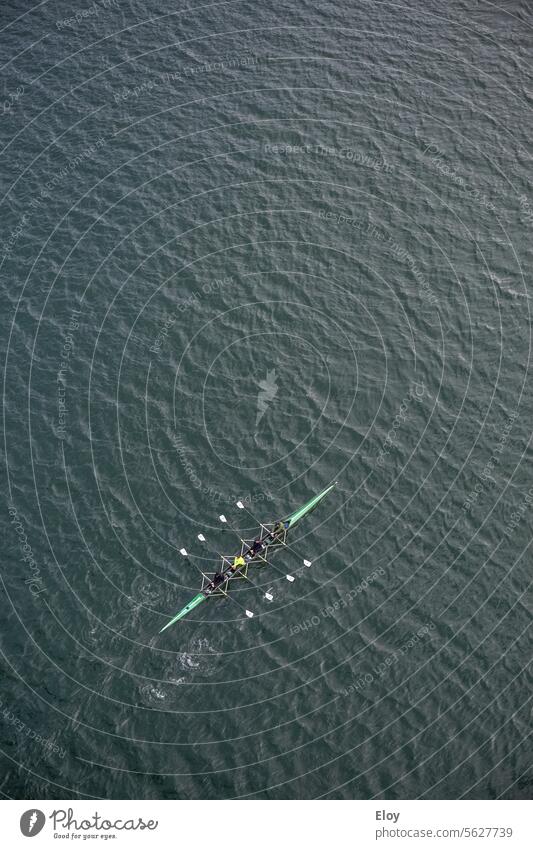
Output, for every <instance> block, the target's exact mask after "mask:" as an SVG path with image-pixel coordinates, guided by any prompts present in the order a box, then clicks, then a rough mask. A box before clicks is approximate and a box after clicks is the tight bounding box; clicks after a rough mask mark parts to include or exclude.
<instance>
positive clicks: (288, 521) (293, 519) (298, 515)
mask: <svg viewBox="0 0 533 849" xmlns="http://www.w3.org/2000/svg"><path fill="white" fill-rule="evenodd" d="M334 486H335V484H334V483H333V484H331V486H328V487H327V488H326V489H324V490H323V492H320V493H319V494H318V495H315V496H314V498H311V500H310V501H308V502H307V504H304V506H303V507H300V509H299V510H296V511H295V512H294V513H291V515H290V516H287V517H286V518H285V519H282V522H283V524H284V525H285V528H286V529H287V530H289V529H290V528H293V527H294V526H295V524H296V523H297V522H299V521H300V519H302V518H303V517H304V516H306V515H307V514H308V513H310V512H311V510H314V509H315V507H316V506H317V505H318V504H320V502H321V501H322V499H323V498H325V497H326V495H327V494H328V492H331V490H332V489H333V487H334ZM207 598H208V596H206V595H204V593H203V592H202V593H198V594H197V595H195V596H194V598H193V599H192V600H191V601H190V602H189V603H188V604H186V605H185V607H182V609H181V610H180V611H179V613H176V615H175V616H174V618H173V619H171V620H170V622H167V624H166V625H165V626H164V627H163V628H161V630H160V632H159V633H160V634H162V633H163V631H166V629H167V628H170V626H171V625H174V623H175V622H179V620H180V619H183V617H184V616H187V615H188V614H189V613H190V612H191V611H192V610H194V608H195V607H198V605H199V604H201V603H202V602H203V601H206V600H207Z"/></svg>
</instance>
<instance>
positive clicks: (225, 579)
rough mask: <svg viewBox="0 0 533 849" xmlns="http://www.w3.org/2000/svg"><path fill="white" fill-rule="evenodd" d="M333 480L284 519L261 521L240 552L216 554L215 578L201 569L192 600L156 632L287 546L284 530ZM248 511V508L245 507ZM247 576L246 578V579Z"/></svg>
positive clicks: (307, 510) (315, 502)
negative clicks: (237, 562)
mask: <svg viewBox="0 0 533 849" xmlns="http://www.w3.org/2000/svg"><path fill="white" fill-rule="evenodd" d="M334 486H335V484H334V483H333V484H331V486H328V487H326V489H324V490H323V491H322V492H320V493H319V494H318V495H315V496H314V497H313V498H311V499H310V500H309V501H308V502H307V503H306V504H304V505H303V507H300V508H299V509H298V510H295V511H294V513H291V514H290V516H287V517H286V518H285V519H280V520H279V521H278V522H271V523H269V524H261V525H260V530H259V534H258V536H257V537H256V540H245V539H241V549H240V552H239V554H237V555H235V557H226V556H223V555H219V556H220V558H221V564H220V567H219V570H218V572H216V573H215V576H214V578H212V579H211V580H209V578H208V576H207V575H205V574H204V573H202V576H203V584H202V589H201V590H200V592H199V593H197V595H195V596H194V598H193V599H191V601H190V602H189V603H188V604H186V605H185V607H182V609H181V610H180V611H179V612H178V613H176V615H175V616H174V617H173V618H172V619H171V620H170V622H167V624H166V625H165V626H164V627H163V628H161V631H160V632H159V633H162V632H163V631H166V629H167V628H170V626H171V625H174V623H175V622H179V620H180V619H183V618H184V617H185V616H188V615H189V613H191V612H192V611H193V610H194V609H195V608H196V607H198V605H199V604H202V602H204V601H206V600H207V599H208V598H212V597H216V596H225V597H228V590H229V585H230V583H232V582H233V581H235V580H238V579H248V568H249V567H250V566H255V565H263V566H264V565H268V563H269V559H268V558H269V556H270V554H271V553H273V552H274V551H275V550H276V549H278V548H281V547H282V546H287V534H288V532H289V531H290V530H292V528H294V526H295V525H296V524H297V523H298V522H299V521H300V520H301V519H303V517H304V516H306V515H307V514H308V513H310V512H311V510H314V508H315V507H316V506H317V505H318V504H320V502H321V501H322V499H323V498H325V497H326V495H327V494H328V493H329V492H331V490H332V489H333V487H334ZM237 506H238V507H239V508H240V509H246V508H245V507H244V504H243V503H242V501H238V502H237ZM247 512H249V511H247ZM220 520H221V521H222V522H224V523H226V522H227V519H226V518H225V516H220ZM198 538H199V539H200V540H201V541H203V542H205V537H204V536H203V535H202V534H198ZM256 541H258V542H259V543H260V547H257V543H256V547H257V550H255V551H254V550H253V547H254V542H256ZM181 553H182V554H183V555H184V556H185V557H188V554H187V552H186V550H185V549H184V548H182V549H181ZM235 558H240V559H242V560H243V561H244V564H243V565H242V566H240V568H235V566H234V562H235ZM304 564H305V565H306V566H310V565H311V563H310V561H309V560H304ZM285 577H286V578H287V579H288V580H289V581H293V580H294V578H293V577H292V575H286V576H285ZM248 580H249V579H248ZM265 595H266V598H267V599H269V600H271V599H272V596H271V595H269V594H268V593H266V594H265ZM246 615H247V616H253V614H252V613H251V612H250V611H249V610H246Z"/></svg>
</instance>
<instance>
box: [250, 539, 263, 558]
mask: <svg viewBox="0 0 533 849" xmlns="http://www.w3.org/2000/svg"><path fill="white" fill-rule="evenodd" d="M262 548H263V543H262V541H261V540H260V539H254V541H253V543H252V544H251V546H250V548H249V549H248V553H249V554H251V555H252V557H255V555H256V554H258V553H259V552H260V551H261V549H262Z"/></svg>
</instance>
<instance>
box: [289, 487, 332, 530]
mask: <svg viewBox="0 0 533 849" xmlns="http://www.w3.org/2000/svg"><path fill="white" fill-rule="evenodd" d="M335 485H336V484H335V483H332V484H331V486H328V487H327V488H326V489H325V490H324V491H323V492H321V493H320V494H319V495H315V497H314V498H311V500H310V501H308V502H307V504H304V506H303V507H300V509H299V510H296V511H295V512H294V513H291V515H290V516H287V518H286V519H285V520H284V521H285V522H288V523H289V524H288V525H287V529H288V528H293V527H294V525H295V524H296V522H299V521H300V519H302V518H303V517H304V516H305V515H307V513H310V512H311V510H314V509H315V507H316V506H317V505H318V504H320V502H321V501H322V499H323V498H325V497H326V495H327V494H328V492H331V490H332V489H333V487H334V486H335Z"/></svg>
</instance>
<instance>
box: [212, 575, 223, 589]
mask: <svg viewBox="0 0 533 849" xmlns="http://www.w3.org/2000/svg"><path fill="white" fill-rule="evenodd" d="M225 580H226V579H225V577H224V575H223V574H222V572H215V574H214V576H213V586H214V587H219V586H220V584H223V583H224V581H225Z"/></svg>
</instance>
